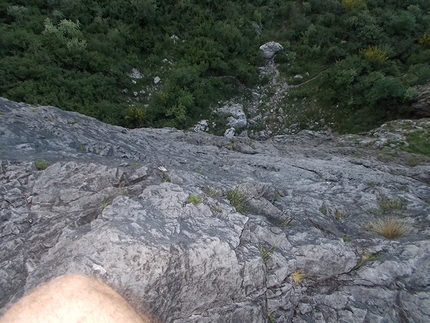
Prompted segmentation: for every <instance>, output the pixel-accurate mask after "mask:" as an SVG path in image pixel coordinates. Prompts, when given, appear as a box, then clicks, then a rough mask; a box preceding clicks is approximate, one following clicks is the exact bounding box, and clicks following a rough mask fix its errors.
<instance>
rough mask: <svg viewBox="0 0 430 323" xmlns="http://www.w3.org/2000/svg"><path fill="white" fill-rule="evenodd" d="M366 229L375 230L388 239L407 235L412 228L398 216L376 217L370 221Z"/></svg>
mask: <svg viewBox="0 0 430 323" xmlns="http://www.w3.org/2000/svg"><path fill="white" fill-rule="evenodd" d="M365 229H367V230H369V231H372V232H375V233H377V234H379V235H381V236H384V237H385V238H387V239H395V238H401V237H404V236H406V235H407V234H408V233H409V231H410V230H411V226H410V225H409V224H407V223H404V222H402V221H401V220H400V219H399V218H397V217H390V218H383V219H376V220H374V221H372V222H370V223H369V224H368V225H367V226H366V227H365Z"/></svg>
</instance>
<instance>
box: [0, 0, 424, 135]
mask: <svg viewBox="0 0 430 323" xmlns="http://www.w3.org/2000/svg"><path fill="white" fill-rule="evenodd" d="M429 12H430V1H428V0H403V1H398V0H385V1H382V0H308V1H292V0H267V1H261V0H249V1H246V2H243V1H237V0H218V1H214V0H208V1H197V0H181V1H173V2H172V1H168V0H157V1H155V0H132V1H122V2H120V1H106V0H100V1H93V0H88V1H77V0H71V1H65V0H49V1H29V0H21V1H15V0H1V1H0V34H1V35H2V37H1V38H0V76H1V77H0V96H4V97H7V98H8V99H11V100H14V101H24V102H28V103H31V104H42V105H54V106H58V107H60V108H62V109H66V110H72V111H77V112H80V113H83V114H86V115H90V116H92V117H95V118H97V119H99V120H102V121H104V122H108V123H112V124H116V125H122V126H128V127H142V126H154V127H163V126H173V127H177V128H186V127H189V126H190V125H192V124H193V123H195V122H196V120H198V119H200V118H203V117H205V118H207V117H208V116H209V115H210V113H211V110H212V107H214V106H215V105H216V104H217V102H219V101H223V100H226V99H229V98H231V97H232V96H234V95H237V94H241V93H245V92H246V91H244V87H247V88H251V87H253V86H255V85H257V84H258V83H259V82H264V80H259V75H258V69H257V67H258V66H262V65H263V64H264V62H263V58H262V55H261V53H260V51H259V50H258V48H259V46H260V45H262V44H264V43H265V42H267V41H272V40H274V41H277V42H279V43H281V44H282V45H283V47H284V48H285V50H284V51H283V52H282V53H281V54H279V55H278V56H277V57H276V63H277V64H278V65H279V68H280V71H281V75H282V76H283V77H285V78H286V79H287V81H288V82H289V83H293V84H298V83H300V84H302V83H304V82H306V81H309V82H308V83H306V84H305V85H302V86H299V87H297V88H295V89H294V90H293V91H292V93H291V95H290V97H289V99H291V100H293V99H297V102H296V103H295V107H292V106H291V105H290V106H289V107H287V106H285V107H284V108H285V109H290V108H291V109H292V110H298V109H297V106H301V105H303V106H306V109H304V110H303V111H304V112H303V114H302V115H301V116H300V118H298V120H297V121H298V123H299V124H300V126H301V127H302V128H304V127H308V126H309V124H310V123H312V122H319V121H320V120H321V119H322V118H324V120H325V123H326V124H329V125H330V126H331V127H333V128H335V129H336V130H338V131H341V132H353V131H362V130H367V129H369V128H371V127H374V126H377V125H379V124H380V123H381V122H383V121H386V120H389V119H393V118H397V117H401V116H407V115H408V113H409V112H410V100H411V98H413V96H414V94H415V91H414V89H413V88H412V87H413V86H414V85H417V84H424V83H426V82H428V81H429V80H430V66H429V61H430V14H429ZM133 68H136V69H138V70H139V71H140V72H141V75H139V76H138V77H137V78H134V79H132V78H131V77H130V76H129V74H130V73H131V72H132V69H133ZM297 74H300V75H301V76H302V78H303V79H300V78H297V79H295V78H294V76H295V75H297ZM157 76H158V77H159V78H160V80H161V81H160V82H157V84H155V82H154V78H155V77H157ZM266 82H267V79H266ZM289 99H288V100H289ZM288 100H287V101H288ZM300 110H301V109H300ZM72 124H73V123H72Z"/></svg>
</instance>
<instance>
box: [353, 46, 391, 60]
mask: <svg viewBox="0 0 430 323" xmlns="http://www.w3.org/2000/svg"><path fill="white" fill-rule="evenodd" d="M360 53H361V54H362V55H363V56H364V58H365V59H367V60H368V61H381V62H383V61H386V60H387V59H388V56H387V52H385V51H383V50H382V49H380V48H379V47H378V46H369V47H367V48H366V49H363V50H361V51H360Z"/></svg>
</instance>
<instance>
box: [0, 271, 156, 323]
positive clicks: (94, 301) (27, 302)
mask: <svg viewBox="0 0 430 323" xmlns="http://www.w3.org/2000/svg"><path fill="white" fill-rule="evenodd" d="M40 322H44V323H93V322H94V323H96V322H99V323H114V322H115V323H117V322H124V323H151V322H152V321H151V320H150V319H148V318H147V317H146V316H143V315H141V314H139V313H138V312H137V311H136V310H134V309H133V308H132V307H131V306H130V305H129V304H128V303H127V301H126V300H125V299H124V298H123V297H122V296H120V295H119V294H118V293H116V292H115V291H114V290H113V289H112V288H110V287H109V286H107V285H106V284H103V283H101V282H99V281H97V280H95V279H92V278H90V277H87V276H83V275H66V276H61V277H59V278H56V279H54V280H52V281H50V282H48V283H46V284H45V285H43V286H41V287H39V288H37V289H35V290H34V291H33V292H31V293H30V294H28V295H26V296H24V297H23V298H22V299H20V300H19V301H18V302H17V303H16V304H14V305H13V306H12V307H11V308H10V309H9V310H8V311H7V312H6V313H5V314H4V316H3V317H1V318H0V323H40Z"/></svg>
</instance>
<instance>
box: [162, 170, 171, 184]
mask: <svg viewBox="0 0 430 323" xmlns="http://www.w3.org/2000/svg"><path fill="white" fill-rule="evenodd" d="M161 181H162V182H163V183H170V182H171V181H172V180H171V179H170V176H169V175H168V174H167V173H165V172H163V176H162V177H161Z"/></svg>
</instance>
